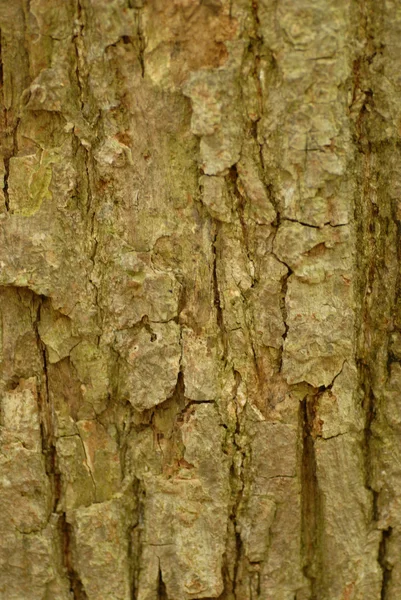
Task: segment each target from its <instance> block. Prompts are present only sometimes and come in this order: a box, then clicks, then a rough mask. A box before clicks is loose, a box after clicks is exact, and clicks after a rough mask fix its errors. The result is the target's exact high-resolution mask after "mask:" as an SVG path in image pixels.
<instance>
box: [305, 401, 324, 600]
mask: <svg viewBox="0 0 401 600" xmlns="http://www.w3.org/2000/svg"><path fill="white" fill-rule="evenodd" d="M315 403H316V396H306V398H305V399H304V400H302V402H301V405H300V419H301V424H302V438H303V444H302V460H301V485H302V488H301V510H302V546H303V555H304V566H303V571H304V575H305V577H306V578H307V579H308V580H309V582H310V586H311V588H310V589H311V596H310V600H318V599H319V588H318V575H319V528H320V491H319V484H318V478H317V471H316V469H317V467H316V454H315V433H314V430H315V410H316V408H315Z"/></svg>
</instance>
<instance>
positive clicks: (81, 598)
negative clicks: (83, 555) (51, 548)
mask: <svg viewBox="0 0 401 600" xmlns="http://www.w3.org/2000/svg"><path fill="white" fill-rule="evenodd" d="M60 530H61V539H62V551H63V559H64V566H65V569H66V571H67V577H68V581H69V584H70V591H71V593H72V597H73V598H74V600H88V596H87V595H86V592H85V588H84V586H83V584H82V581H81V580H80V578H79V575H78V573H77V572H76V570H75V569H74V564H73V559H72V551H71V536H72V527H71V525H70V524H69V523H68V522H67V520H66V516H65V513H62V515H61V516H60Z"/></svg>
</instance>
